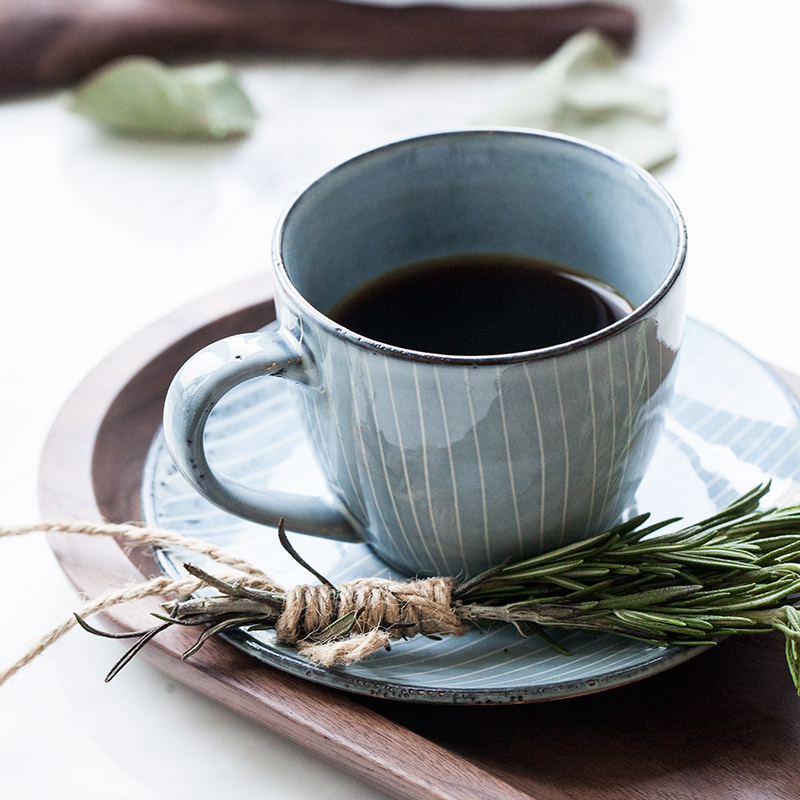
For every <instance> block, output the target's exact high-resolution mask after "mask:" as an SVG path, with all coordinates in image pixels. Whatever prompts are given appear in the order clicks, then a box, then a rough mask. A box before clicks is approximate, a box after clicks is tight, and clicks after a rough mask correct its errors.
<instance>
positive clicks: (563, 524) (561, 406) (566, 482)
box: [552, 358, 569, 544]
mask: <svg viewBox="0 0 800 800" xmlns="http://www.w3.org/2000/svg"><path fill="white" fill-rule="evenodd" d="M552 362H553V373H554V375H555V380H556V394H557V395H558V408H559V411H560V412H561V430H562V432H563V434H564V507H563V509H562V511H561V535H560V537H559V540H558V541H559V544H563V543H564V534H565V533H566V530H567V508H568V507H569V441H568V440H567V416H566V414H565V413H564V401H563V399H562V398H561V382H560V381H559V379H558V359H557V358H554V359H552Z"/></svg>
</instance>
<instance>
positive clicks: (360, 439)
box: [350, 356, 400, 553]
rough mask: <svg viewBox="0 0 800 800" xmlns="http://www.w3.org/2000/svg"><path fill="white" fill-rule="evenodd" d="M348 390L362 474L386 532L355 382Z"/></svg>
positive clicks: (386, 527) (370, 522) (386, 528)
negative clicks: (362, 463)
mask: <svg viewBox="0 0 800 800" xmlns="http://www.w3.org/2000/svg"><path fill="white" fill-rule="evenodd" d="M361 357H362V358H365V357H364V356H361ZM365 360H366V359H365ZM364 369H365V371H367V372H368V370H367V365H366V363H365V364H364ZM350 388H351V392H352V396H353V415H354V417H355V423H356V431H357V432H358V442H359V445H360V446H361V457H362V459H363V462H364V472H365V473H366V475H367V480H368V481H369V488H370V491H371V493H372V500H373V502H374V504H375V510H376V511H377V512H378V516H379V517H380V520H381V528H382V529H383V531H388V530H389V526H388V525H387V524H386V519H385V517H384V516H383V509H382V508H381V503H380V500H378V493H377V491H376V490H375V482H374V480H373V478H372V469H371V467H370V464H369V458H368V456H367V448H366V446H365V445H364V436H363V434H362V431H361V419H360V417H359V413H358V399H357V398H356V383H355V381H351V383H350ZM372 523H373V520H371V519H369V516H367V519H366V524H367V525H370V524H372ZM373 532H374V531H373ZM395 550H396V551H397V552H398V553H399V552H400V550H399V548H397V547H396V546H395Z"/></svg>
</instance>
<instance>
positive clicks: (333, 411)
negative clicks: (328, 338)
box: [330, 354, 367, 520]
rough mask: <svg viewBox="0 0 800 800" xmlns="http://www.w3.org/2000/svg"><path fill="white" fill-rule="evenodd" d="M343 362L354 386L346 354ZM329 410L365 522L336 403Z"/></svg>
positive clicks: (348, 378) (358, 487) (349, 379)
mask: <svg viewBox="0 0 800 800" xmlns="http://www.w3.org/2000/svg"><path fill="white" fill-rule="evenodd" d="M344 361H345V364H346V365H347V380H348V382H349V383H350V385H351V386H352V385H353V384H354V381H353V374H352V369H351V364H350V359H349V358H347V357H346V354H345V359H344ZM355 406H356V403H355V400H354V401H353V410H354V413H355ZM330 409H331V419H332V420H333V427H334V428H335V429H336V434H337V436H338V437H339V446H340V449H341V453H342V460H343V461H344V467H345V470H346V471H347V478H348V480H349V481H350V484H351V485H352V487H353V496H354V497H355V499H356V501H357V502H358V506H359V509H360V510H361V515H362V518H363V519H364V520H366V518H367V509H366V508H365V507H364V501H363V500H362V498H361V485H360V484H359V483H357V482H356V479H355V477H354V476H353V471H352V469H351V467H350V459H349V458H348V455H349V453H348V452H347V448H346V447H345V444H344V437H343V436H342V421H341V420H340V419H339V417H338V416H337V414H336V403H335V402H333V400H331V403H330Z"/></svg>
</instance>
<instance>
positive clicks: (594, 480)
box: [585, 347, 597, 536]
mask: <svg viewBox="0 0 800 800" xmlns="http://www.w3.org/2000/svg"><path fill="white" fill-rule="evenodd" d="M585 355H586V377H587V378H588V383H589V407H590V408H591V411H592V490H591V499H590V501H589V511H588V513H587V514H586V517H587V519H586V535H587V536H588V534H589V532H590V531H591V529H592V524H593V523H594V495H595V492H596V491H597V414H596V413H595V408H594V382H593V381H592V359H591V358H590V356H589V348H588V347H587V348H586V351H585Z"/></svg>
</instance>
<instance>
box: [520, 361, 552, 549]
mask: <svg viewBox="0 0 800 800" xmlns="http://www.w3.org/2000/svg"><path fill="white" fill-rule="evenodd" d="M522 369H523V371H524V372H525V377H526V378H527V379H528V388H529V389H530V390H531V403H532V404H533V416H534V419H535V420H536V437H537V439H538V441H539V472H540V474H541V477H542V483H541V487H540V488H541V494H540V498H539V547H540V548H541V549H544V546H545V545H544V507H545V486H546V482H547V480H546V475H547V470H546V469H545V459H544V440H543V438H542V420H541V418H540V417H539V404H538V403H537V402H536V392H535V391H534V390H533V380H532V379H531V374H530V370H529V369H528V364H527V362H523V363H522Z"/></svg>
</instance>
